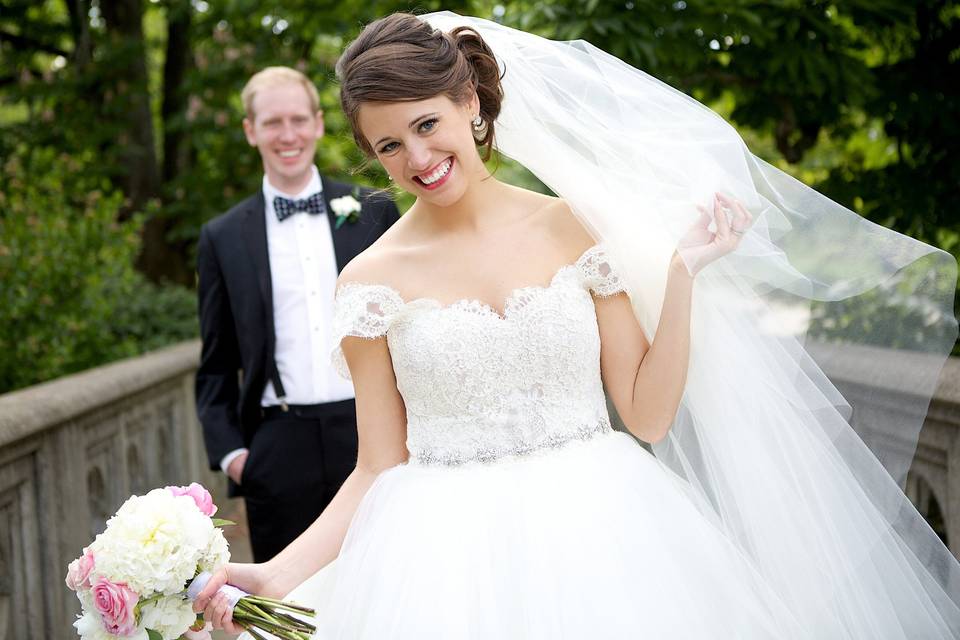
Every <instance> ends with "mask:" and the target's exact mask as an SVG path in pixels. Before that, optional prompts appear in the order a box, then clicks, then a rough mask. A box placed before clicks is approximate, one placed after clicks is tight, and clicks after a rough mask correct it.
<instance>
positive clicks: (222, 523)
mask: <svg viewBox="0 0 960 640" xmlns="http://www.w3.org/2000/svg"><path fill="white" fill-rule="evenodd" d="M212 521H213V526H215V527H229V526H233V525H235V524H237V523H236V522H234V521H233V520H224V519H223V518H213V520H212Z"/></svg>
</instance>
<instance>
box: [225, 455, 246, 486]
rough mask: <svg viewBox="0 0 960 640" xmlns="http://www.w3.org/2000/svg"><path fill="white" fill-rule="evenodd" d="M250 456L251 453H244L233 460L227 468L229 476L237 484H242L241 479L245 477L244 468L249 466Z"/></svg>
mask: <svg viewBox="0 0 960 640" xmlns="http://www.w3.org/2000/svg"><path fill="white" fill-rule="evenodd" d="M249 455H250V454H249V452H247V451H244V452H243V453H241V454H240V455H238V456H237V457H236V458H234V459H233V460H231V461H230V465H229V466H228V467H227V475H228V476H229V477H230V479H231V480H233V481H234V482H235V483H237V484H240V478H242V477H243V467H244V466H245V465H246V464H247V456H249Z"/></svg>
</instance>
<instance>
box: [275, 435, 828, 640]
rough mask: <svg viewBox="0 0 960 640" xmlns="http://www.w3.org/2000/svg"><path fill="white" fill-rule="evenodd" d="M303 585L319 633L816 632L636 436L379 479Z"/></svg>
mask: <svg viewBox="0 0 960 640" xmlns="http://www.w3.org/2000/svg"><path fill="white" fill-rule="evenodd" d="M289 599H292V600H294V601H298V602H301V603H304V604H309V605H311V606H314V607H316V609H317V621H318V623H319V625H318V626H319V630H318V633H317V636H316V637H318V638H322V639H324V640H333V639H344V640H347V639H349V640H357V639H361V638H369V639H374V638H375V639H377V640H383V639H386V638H402V639H407V638H409V639H416V640H429V639H434V638H436V639H438V640H439V639H443V640H458V639H463V640H467V639H477V640H480V639H484V640H490V639H510V638H517V639H524V640H531V639H540V638H542V639H548V638H549V639H551V640H557V639H564V638H570V639H574V638H576V639H587V638H589V639H591V640H593V639H601V638H611V639H613V638H616V639H618V640H619V639H623V638H650V639H673V638H690V639H693V638H696V639H708V638H717V639H720V638H722V639H724V640H733V639H746V638H750V639H754V638H778V639H782V638H794V637H810V636H808V635H805V634H804V633H803V632H801V629H802V627H801V625H800V624H799V622H798V621H797V620H795V619H794V618H793V616H792V615H791V613H790V612H789V611H787V609H786V608H785V607H784V606H783V605H782V603H781V602H780V601H779V600H778V598H777V596H776V594H775V593H773V591H772V590H771V589H769V588H768V587H767V586H766V585H765V584H764V582H763V580H762V579H761V578H760V577H759V576H758V574H757V573H756V572H755V571H754V570H753V568H752V566H751V564H750V562H749V560H748V559H747V558H746V557H745V556H744V555H743V554H742V553H741V552H740V551H739V550H738V549H737V548H735V547H734V546H733V545H732V544H731V543H730V542H728V540H727V538H726V537H725V536H724V535H723V533H722V532H721V530H720V529H719V528H718V527H716V526H715V524H714V523H713V522H712V521H711V519H710V517H709V510H707V509H702V508H700V507H699V506H698V505H697V504H696V502H695V499H694V497H693V494H692V493H691V492H688V491H687V490H686V489H685V488H684V482H683V481H682V480H681V479H679V478H678V477H677V476H675V475H674V474H673V473H672V472H671V471H669V470H668V469H666V468H665V467H664V466H663V465H662V464H661V463H660V462H659V461H658V460H657V459H656V458H654V457H653V456H652V455H651V454H649V453H648V452H647V451H646V450H645V449H643V448H642V447H640V446H638V445H637V444H636V443H635V442H633V441H632V439H631V438H629V436H627V435H624V434H621V433H609V434H604V435H599V436H596V437H594V438H593V439H592V440H589V441H586V442H576V443H573V444H569V445H567V446H565V447H563V448H561V449H556V450H548V451H546V452H541V453H538V454H533V455H530V456H527V457H524V458H519V459H514V460H506V461H498V462H495V463H492V464H471V465H465V466H461V467H453V468H451V467H436V466H432V467H427V466H420V465H417V464H413V463H411V464H407V465H402V466H398V467H395V468H393V469H390V470H388V471H386V472H384V473H383V474H381V475H380V477H379V478H378V479H377V481H376V482H375V484H374V485H373V487H372V488H371V489H370V491H369V492H368V493H367V495H366V496H365V498H364V500H363V501H362V503H361V505H360V507H359V509H358V511H357V513H356V515H355V517H354V520H353V523H352V524H351V526H350V530H349V532H348V534H347V538H346V540H345V542H344V545H343V548H342V550H341V553H340V555H339V557H338V559H337V560H336V561H335V562H334V563H332V564H331V565H329V566H328V567H326V568H325V569H324V570H322V571H320V572H319V573H317V574H316V575H315V576H314V577H312V578H311V579H309V580H308V581H306V582H305V583H304V584H302V585H301V586H300V587H298V588H297V589H295V590H294V591H293V592H292V593H291V594H290V595H289Z"/></svg>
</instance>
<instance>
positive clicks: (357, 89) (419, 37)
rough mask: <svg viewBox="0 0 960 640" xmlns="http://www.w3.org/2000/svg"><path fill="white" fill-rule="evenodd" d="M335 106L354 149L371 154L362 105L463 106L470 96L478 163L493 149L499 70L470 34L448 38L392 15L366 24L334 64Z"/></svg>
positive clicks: (456, 33) (477, 38)
mask: <svg viewBox="0 0 960 640" xmlns="http://www.w3.org/2000/svg"><path fill="white" fill-rule="evenodd" d="M337 78H339V80H340V104H341V106H342V107H343V113H344V114H346V116H347V119H348V120H349V121H350V126H351V128H352V129H353V138H354V140H356V142H357V145H358V146H359V147H360V148H361V149H363V151H364V152H365V153H366V154H367V155H370V156H373V155H374V150H373V148H372V147H371V146H370V143H369V142H368V141H367V140H366V138H364V136H363V133H362V132H361V131H360V125H359V123H358V122H357V118H358V115H359V112H360V106H361V105H362V104H363V103H364V102H410V101H414V100H426V99H428V98H433V97H435V96H438V95H441V94H443V95H445V96H447V97H448V98H450V100H452V101H453V102H456V103H459V104H463V103H464V102H466V101H467V100H469V99H470V95H471V94H472V92H474V91H476V92H477V96H479V98H480V117H481V118H482V119H483V124H482V125H481V126H480V127H479V129H477V128H474V132H473V137H474V139H475V140H476V142H477V145H478V146H479V147H480V148H481V155H482V157H483V159H484V160H487V159H489V158H490V154H491V151H492V148H493V130H494V120H496V118H497V116H498V115H499V114H500V102H501V101H502V100H503V89H502V88H501V86H500V68H499V66H498V65H497V60H496V58H495V57H494V55H493V52H492V51H491V50H490V47H488V46H487V44H486V43H485V42H484V41H483V38H481V37H480V34H478V33H477V32H476V31H474V30H473V29H470V28H469V27H457V28H456V29H454V30H453V31H452V32H450V33H449V34H447V33H443V32H442V31H439V30H437V29H434V28H433V27H431V26H430V25H429V24H427V23H426V22H424V21H423V20H421V19H420V18H418V17H416V16H414V15H411V14H409V13H394V14H392V15H389V16H387V17H385V18H381V19H379V20H377V21H375V22H371V23H370V24H368V25H367V26H366V27H365V28H364V30H363V31H362V32H360V35H359V36H357V39H356V40H354V41H353V42H351V43H350V46H348V47H347V48H346V50H345V51H344V52H343V55H341V56H340V59H339V60H338V61H337Z"/></svg>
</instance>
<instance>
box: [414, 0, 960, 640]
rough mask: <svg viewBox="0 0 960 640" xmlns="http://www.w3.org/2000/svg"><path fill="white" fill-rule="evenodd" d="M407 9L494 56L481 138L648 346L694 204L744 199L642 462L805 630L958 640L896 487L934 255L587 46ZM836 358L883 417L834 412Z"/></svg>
mask: <svg viewBox="0 0 960 640" xmlns="http://www.w3.org/2000/svg"><path fill="white" fill-rule="evenodd" d="M424 19H425V20H427V21H428V22H429V23H430V24H431V25H433V26H434V27H435V28H438V29H441V30H443V31H450V30H452V29H453V28H455V27H457V26H462V25H465V26H469V27H472V28H473V29H475V30H476V31H477V32H479V33H480V34H481V36H483V38H484V40H485V41H486V42H487V43H488V44H489V45H490V47H491V48H492V49H493V51H494V53H495V54H496V56H497V58H498V61H499V62H500V64H501V66H502V67H503V69H504V71H505V74H504V77H503V87H504V94H505V101H504V104H503V109H502V111H501V114H500V117H499V118H498V120H497V147H498V149H499V150H500V152H502V153H503V154H505V155H506V156H509V157H511V158H513V159H515V160H517V161H518V162H520V163H521V164H523V165H524V166H526V167H527V168H528V169H530V170H531V171H532V172H533V173H534V174H535V175H537V176H538V177H539V178H540V179H541V180H542V181H543V182H544V183H545V184H546V185H548V186H549V187H550V188H551V189H552V190H553V191H554V192H555V193H557V194H558V195H559V196H561V197H563V198H564V199H565V200H566V201H567V202H568V203H569V204H570V205H571V207H572V208H573V209H574V211H575V213H576V214H577V215H578V217H579V218H580V219H581V220H582V222H583V223H584V225H585V226H586V227H587V228H588V229H589V230H590V231H591V233H592V234H593V235H594V236H595V237H596V239H597V240H598V241H600V242H602V243H603V246H604V247H605V249H606V251H607V254H608V256H609V257H610V260H611V263H612V264H613V265H614V266H615V267H616V268H617V270H618V272H619V273H620V275H621V278H623V279H624V280H625V282H626V285H627V290H628V292H629V294H630V298H631V300H632V302H633V306H634V310H635V313H636V316H637V318H638V320H639V322H640V324H641V326H642V327H643V328H644V330H645V332H646V333H647V335H648V336H652V335H653V334H654V332H655V330H656V326H657V322H658V318H659V315H660V305H661V302H662V299H663V292H664V287H665V282H666V268H667V264H668V262H669V259H670V256H671V255H672V253H673V251H674V249H675V248H676V246H677V241H678V239H679V238H680V237H681V235H682V234H683V233H684V231H685V230H686V229H687V228H688V227H689V226H690V225H691V224H692V223H693V221H694V220H695V219H696V217H697V215H698V212H697V205H698V204H699V205H706V204H708V203H709V202H711V200H712V197H713V193H714V192H716V191H723V192H725V193H728V194H730V195H732V196H734V197H736V198H737V199H739V200H740V201H741V202H743V203H744V204H745V205H746V206H747V207H748V208H749V209H750V210H751V212H752V213H753V214H754V217H755V219H756V223H755V224H754V226H753V227H752V228H751V229H750V231H749V232H748V233H747V234H746V236H745V237H744V240H743V242H742V243H741V246H740V248H739V250H738V251H737V252H736V253H735V254H733V255H730V256H727V257H726V258H724V259H722V260H720V261H718V262H716V263H714V264H713V265H710V266H709V267H708V268H707V269H705V270H704V271H703V272H702V273H700V274H699V275H698V277H697V284H696V287H695V294H694V307H693V328H692V349H691V352H692V355H691V359H690V369H689V374H688V382H687V387H686V391H685V394H684V398H683V402H682V405H681V408H680V411H679V413H678V416H677V418H676V421H675V424H674V426H673V428H672V431H671V433H670V435H669V436H668V438H666V439H665V440H664V441H662V442H661V443H658V444H657V445H656V446H655V448H654V450H655V454H656V455H657V457H658V458H659V459H660V460H661V461H663V462H664V463H665V464H666V465H667V466H668V467H669V468H670V469H671V470H672V471H673V472H675V473H676V474H677V475H678V476H680V477H681V478H683V479H684V480H685V481H686V482H687V483H688V484H689V487H690V489H691V490H692V491H691V492H690V493H691V495H692V496H694V499H695V500H696V501H697V502H698V505H699V507H700V509H701V510H702V511H703V513H705V514H707V515H708V516H709V517H710V518H711V519H714V520H715V521H716V522H717V523H718V524H719V525H720V526H721V527H722V528H723V529H724V531H725V532H726V533H727V535H728V536H729V537H730V538H731V539H732V540H734V541H735V543H736V544H737V545H738V546H739V547H740V548H741V549H742V550H743V551H744V553H745V554H746V556H747V557H749V559H750V561H751V562H752V563H753V564H754V566H755V568H756V569H757V570H758V571H759V573H760V574H761V575H762V576H763V578H764V579H765V580H766V581H767V582H768V583H769V584H770V585H772V586H773V588H774V589H775V590H776V591H777V592H778V593H779V594H780V596H781V598H782V599H783V601H784V602H785V603H786V604H787V606H788V607H789V608H790V609H791V610H792V611H793V613H794V614H795V616H796V617H797V619H799V620H801V621H802V623H803V625H804V626H805V627H806V628H807V629H808V630H809V631H810V634H811V637H815V638H864V639H866V638H870V639H874V638H921V637H922V638H955V637H960V572H958V568H960V567H958V564H957V561H956V560H955V559H954V558H953V556H952V555H951V554H950V553H949V551H948V550H947V549H946V547H945V546H944V545H943V544H942V542H941V541H940V540H939V538H938V537H937V536H936V534H935V533H934V532H933V531H932V530H931V529H930V528H929V526H928V525H927V524H926V523H925V521H924V520H923V518H922V517H921V516H920V514H919V513H918V512H917V511H916V509H914V507H913V506H912V505H911V503H910V502H909V500H908V499H907V498H906V497H905V495H904V493H903V491H902V490H901V487H902V485H903V482H904V480H905V476H906V472H907V469H908V468H909V465H910V460H911V458H912V456H913V452H914V448H915V446H916V440H917V437H918V433H919V429H920V427H921V425H922V421H923V417H924V414H925V412H926V408H927V404H928V402H929V399H930V396H931V395H932V393H933V390H934V385H935V383H936V379H937V376H938V374H939V371H940V368H941V367H942V365H943V362H944V358H945V356H946V354H948V353H949V351H950V349H951V347H952V345H953V343H954V340H955V338H956V335H957V325H956V320H955V318H954V316H953V311H952V310H953V294H954V290H955V283H956V262H955V261H954V260H953V258H952V257H951V256H950V255H949V254H946V253H945V252H942V251H940V250H938V249H935V248H933V247H930V246H928V245H925V244H923V243H921V242H918V241H915V240H912V239H910V238H908V237H905V236H903V235H900V234H898V233H896V232H894V231H891V230H889V229H886V228H883V227H880V226H877V225H875V224H873V223H871V222H869V221H867V220H865V219H863V218H861V217H860V216H858V215H857V214H855V213H854V212H852V211H849V210H848V209H845V208H844V207H842V206H840V205H839V204H837V203H835V202H833V201H831V200H829V199H828V198H826V197H824V196H822V195H821V194H819V193H817V192H816V191H814V190H812V189H810V188H808V187H806V186H805V185H803V184H802V183H800V182H798V181H796V180H794V179H793V178H791V177H790V176H788V175H786V174H785V173H783V172H781V171H780V170H778V169H776V168H775V167H773V166H771V165H769V164H767V163H765V162H764V161H762V160H760V159H759V158H757V157H756V156H754V155H753V154H751V153H750V151H749V150H748V149H747V148H746V146H745V145H744V143H743V141H742V139H741V138H740V137H739V135H738V134H737V133H736V131H735V130H734V129H733V128H732V127H731V126H730V125H729V124H727V123H726V122H725V121H724V120H723V119H722V118H720V117H719V116H718V115H716V114H715V113H713V112H712V111H710V110H709V109H708V108H706V107H704V106H703V105H701V104H700V103H698V102H697V101H695V100H693V99H692V98H690V97H688V96H686V95H684V94H683V93H681V92H679V91H676V90H674V89H672V88H671V87H669V86H667V85H665V84H663V83H661V82H659V81H658V80H656V79H655V78H652V77H651V76H648V75H646V74H644V73H643V72H641V71H638V70H637V69H634V68H632V67H630V66H629V65H627V64H625V63H624V62H622V61H620V60H618V59H617V58H615V57H613V56H610V55H608V54H606V53H604V52H603V51H601V50H599V49H597V48H596V47H593V46H592V45H590V44H589V43H586V42H582V41H576V42H554V41H550V40H547V39H544V38H541V37H538V36H535V35H532V34H529V33H524V32H522V31H517V30H514V29H510V28H507V27H504V26H502V25H499V24H496V23H493V22H489V21H486V20H481V19H476V18H467V17H461V16H458V15H456V14H453V13H449V12H443V13H435V14H430V15H428V16H425V17H424ZM608 348H609V347H608ZM850 362H869V365H870V366H869V369H870V372H871V380H870V382H871V383H872V384H871V388H872V389H875V391H874V393H875V394H876V395H875V397H873V398H869V401H870V402H868V403H867V404H868V405H870V404H872V405H873V406H878V407H888V408H889V410H886V411H883V410H881V411H876V412H875V413H876V414H877V415H870V416H867V417H866V418H864V419H861V418H863V416H854V417H853V420H852V421H851V420H850V418H851V411H850V407H849V406H848V405H847V403H846V402H845V401H844V399H843V397H842V396H841V394H840V392H839V391H838V390H837V389H836V387H835V386H834V384H833V383H831V381H830V379H828V377H827V375H826V374H825V373H824V372H823V370H822V369H821V365H824V363H826V364H828V365H830V370H834V369H836V368H838V367H839V368H842V367H843V366H844V364H845V363H850ZM851 422H852V423H853V424H855V425H858V426H857V428H858V430H859V432H858V431H855V430H854V428H853V427H851V426H850V425H851ZM651 553H656V550H651Z"/></svg>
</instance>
